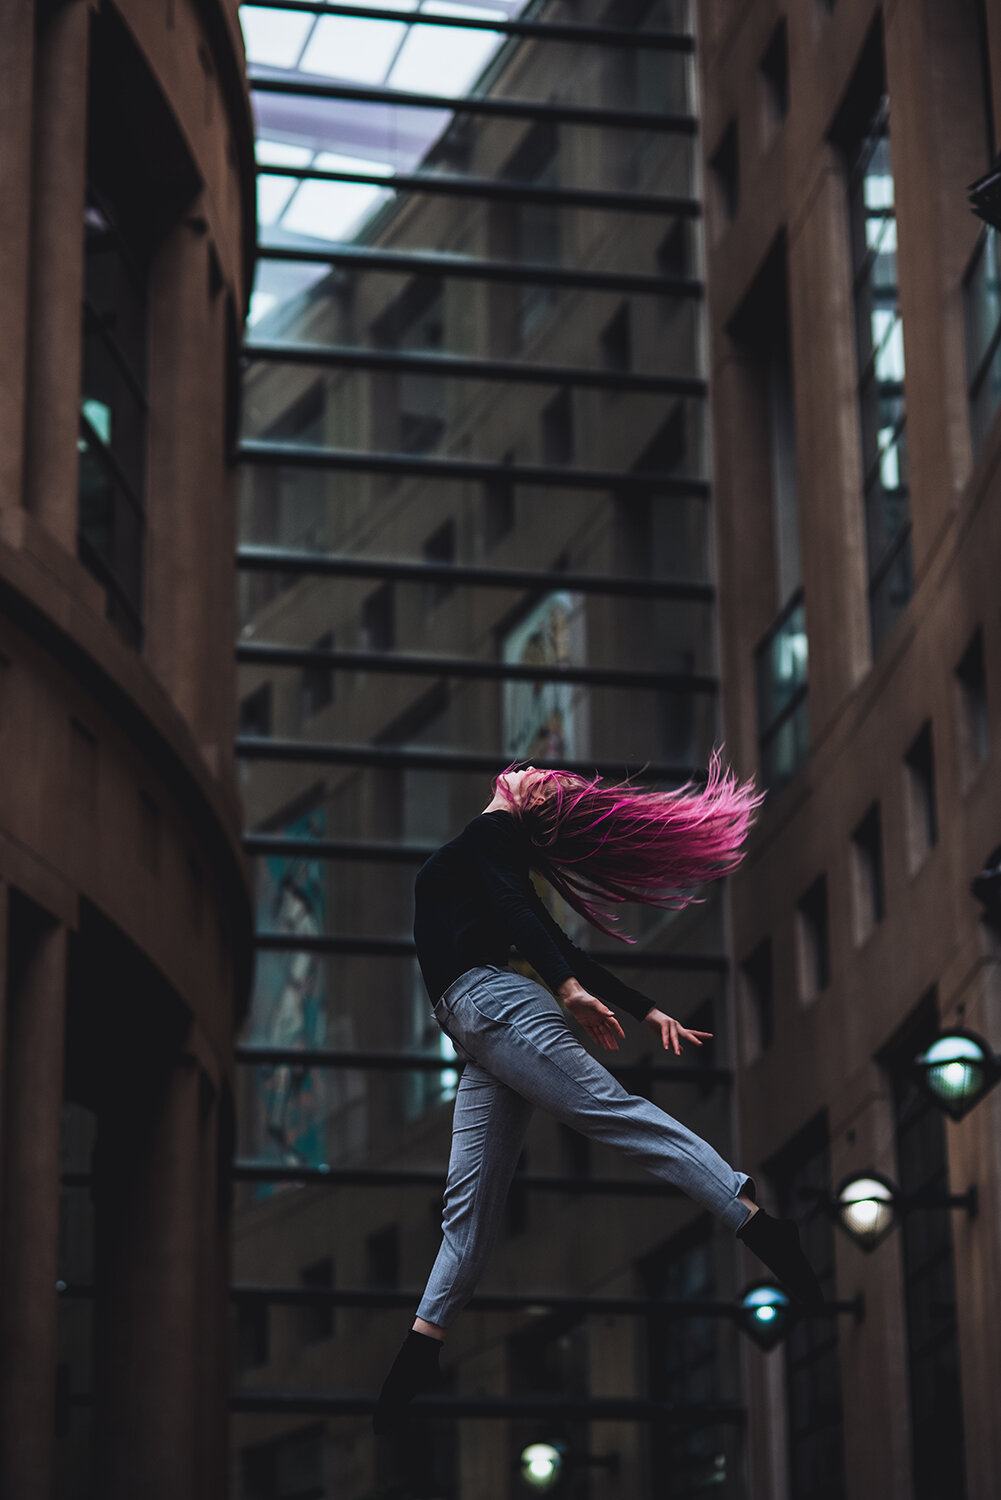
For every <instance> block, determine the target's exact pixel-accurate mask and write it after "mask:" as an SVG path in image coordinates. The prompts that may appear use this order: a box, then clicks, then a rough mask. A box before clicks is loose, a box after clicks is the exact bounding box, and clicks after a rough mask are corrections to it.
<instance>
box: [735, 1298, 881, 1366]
mask: <svg viewBox="0 0 1001 1500" xmlns="http://www.w3.org/2000/svg"><path fill="white" fill-rule="evenodd" d="M819 1311H823V1312H825V1313H830V1314H834V1315H835V1316H836V1315H837V1314H838V1313H851V1315H852V1316H853V1317H854V1319H855V1321H856V1323H861V1321H862V1319H863V1318H864V1317H865V1302H864V1300H863V1298H862V1294H861V1292H860V1293H859V1294H858V1296H857V1297H855V1298H854V1299H853V1300H852V1301H851V1302H825V1304H824V1306H823V1309H816V1310H813V1309H811V1312H810V1316H811V1317H815V1316H816V1314H817V1312H819ZM802 1317H803V1311H802V1309H801V1308H800V1307H799V1306H798V1304H797V1303H795V1302H793V1301H792V1300H791V1298H790V1297H789V1295H788V1293H786V1292H785V1291H783V1289H782V1287H780V1286H777V1285H776V1283H775V1282H774V1281H752V1282H751V1284H750V1285H749V1286H747V1287H745V1289H744V1291H743V1292H742V1293H741V1294H740V1296H739V1297H738V1299H737V1322H738V1324H739V1326H740V1327H741V1328H742V1329H743V1331H744V1332H745V1333H746V1334H747V1336H748V1338H750V1339H753V1341H754V1342H755V1343H756V1344H757V1345H758V1347H759V1349H765V1350H770V1349H774V1348H776V1347H777V1346H778V1345H779V1344H780V1343H781V1342H782V1340H783V1339H784V1338H785V1336H786V1334H787V1333H789V1332H790V1331H791V1329H792V1328H793V1327H794V1326H795V1325H796V1323H798V1322H799V1321H800V1319H801V1318H802Z"/></svg>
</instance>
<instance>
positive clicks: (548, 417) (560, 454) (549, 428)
mask: <svg viewBox="0 0 1001 1500" xmlns="http://www.w3.org/2000/svg"><path fill="white" fill-rule="evenodd" d="M573 453H574V441H573V397H572V396H571V394H570V392H569V391H568V390H565V391H560V393H559V394H558V395H557V396H554V397H553V399H552V400H551V401H550V402H549V404H548V406H545V407H544V408H543V411H542V462H543V463H544V464H552V465H563V464H570V463H573Z"/></svg>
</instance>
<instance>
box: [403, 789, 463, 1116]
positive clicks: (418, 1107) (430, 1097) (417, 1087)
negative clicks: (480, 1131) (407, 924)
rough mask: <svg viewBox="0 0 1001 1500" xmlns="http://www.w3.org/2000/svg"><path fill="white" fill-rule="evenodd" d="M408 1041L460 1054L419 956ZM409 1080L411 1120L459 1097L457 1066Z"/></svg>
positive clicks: (432, 1051)
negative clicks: (434, 1008)
mask: <svg viewBox="0 0 1001 1500" xmlns="http://www.w3.org/2000/svg"><path fill="white" fill-rule="evenodd" d="M425 790H426V789H425ZM408 832H409V830H408ZM407 1044H408V1048H409V1050H410V1051H412V1052H414V1053H416V1054H417V1055H418V1056H423V1057H435V1058H441V1059H442V1060H443V1061H452V1060H454V1059H455V1057H456V1051H455V1048H454V1047H453V1046H452V1043H451V1042H450V1041H449V1039H448V1037H447V1036H446V1035H445V1033H444V1032H443V1031H442V1029H441V1027H440V1026H439V1025H438V1022H437V1021H436V1020H435V1018H434V1016H433V1014H432V1012H431V1007H430V1005H429V1004H428V997H427V992H426V991H425V989H424V981H423V980H422V978H421V971H420V969H419V968H418V965H417V960H416V959H415V960H414V965H413V973H412V976H411V990H410V1035H409V1037H408V1038H407ZM406 1081H407V1091H406V1094H405V1096H404V1111H405V1114H406V1118H407V1119H408V1120H414V1119H417V1118H418V1116H420V1115H422V1114H424V1113H426V1111H427V1110H429V1109H434V1108H435V1106H436V1105H438V1104H442V1103H444V1102H446V1101H447V1100H449V1099H454V1098H455V1091H456V1088H457V1087H458V1083H459V1074H458V1070H457V1067H455V1068H442V1069H440V1070H439V1069H437V1068H436V1069H434V1071H431V1070H429V1071H427V1072H424V1071H423V1070H422V1071H421V1072H413V1073H408V1074H407V1075H406Z"/></svg>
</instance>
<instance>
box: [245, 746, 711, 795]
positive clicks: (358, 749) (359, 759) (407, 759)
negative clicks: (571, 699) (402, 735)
mask: <svg viewBox="0 0 1001 1500" xmlns="http://www.w3.org/2000/svg"><path fill="white" fill-rule="evenodd" d="M236 753H237V755H239V756H242V757H243V758H244V759H245V760H283V761H290V762H302V761H306V762H309V763H315V764H318V765H329V766H369V767H374V768H378V769H380V770H382V769H385V768H387V767H394V768H396V769H397V770H407V771H454V772H456V773H460V772H463V771H468V772H470V773H473V774H477V775H478V774H480V773H482V774H483V775H485V776H494V775H496V774H497V772H498V771H502V770H503V769H504V766H505V764H506V757H505V755H504V753H503V751H500V750H496V751H489V752H486V751H479V750H430V749H425V748H424V747H423V746H403V745H345V744H337V743H333V742H331V741H326V742H320V741H313V740H286V739H279V738H277V737H276V736H274V735H257V734H242V735H239V736H238V737H237V740H236ZM532 764H533V766H536V767H537V768H538V769H539V770H540V771H543V770H545V771H549V770H553V771H579V772H580V773H581V774H582V775H584V776H594V775H598V776H604V777H626V776H628V777H634V778H636V779H637V780H642V781H668V782H674V783H677V784H679V785H680V784H681V783H683V782H686V781H688V780H689V779H690V778H692V777H696V778H697V777H698V776H699V775H700V774H701V772H699V771H697V770H695V769H694V768H693V767H691V766H669V765H665V764H663V763H660V762H651V761H647V763H646V764H645V765H642V766H630V765H624V764H622V763H621V762H612V761H587V760H562V761H555V760H545V759H540V758H539V757H536V759H535V760H533V761H532Z"/></svg>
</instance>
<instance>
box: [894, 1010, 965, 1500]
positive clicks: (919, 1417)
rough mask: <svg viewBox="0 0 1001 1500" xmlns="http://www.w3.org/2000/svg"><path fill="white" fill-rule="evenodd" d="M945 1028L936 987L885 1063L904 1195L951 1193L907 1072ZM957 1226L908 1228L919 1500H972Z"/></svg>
mask: <svg viewBox="0 0 1001 1500" xmlns="http://www.w3.org/2000/svg"><path fill="white" fill-rule="evenodd" d="M938 1029H939V1027H938V1016H937V1004H936V998H935V992H934V990H932V991H930V992H929V993H928V994H927V995H926V996H925V997H924V999H923V1000H922V1002H921V1003H920V1005H919V1006H918V1007H917V1010H916V1011H915V1013H914V1015H913V1016H912V1017H911V1019H910V1020H909V1021H908V1022H907V1023H906V1025H905V1026H904V1027H903V1028H902V1029H901V1031H900V1032H899V1033H898V1035H897V1036H896V1037H895V1038H894V1040H893V1041H892V1042H891V1043H890V1046H889V1047H888V1048H887V1049H886V1051H885V1052H884V1053H883V1054H881V1056H880V1059H879V1060H880V1062H881V1063H882V1064H883V1066H884V1067H885V1068H886V1069H887V1071H888V1073H889V1075H890V1079H891V1081H892V1087H893V1113H894V1126H895V1132H894V1133H895V1139H896V1153H897V1170H896V1176H897V1182H898V1184H899V1185H900V1188H901V1190H902V1192H904V1193H919V1192H923V1191H930V1192H948V1191H949V1169H948V1160H947V1153H946V1139H945V1130H946V1126H945V1120H944V1118H943V1116H942V1114H941V1111H940V1110H939V1109H938V1107H937V1106H936V1105H935V1104H934V1103H932V1101H931V1100H930V1099H928V1098H927V1097H926V1095H925V1094H923V1093H922V1092H921V1091H920V1090H919V1089H918V1088H917V1087H916V1085H915V1084H913V1083H912V1082H910V1080H909V1079H907V1078H906V1076H905V1075H904V1072H903V1067H902V1065H903V1064H904V1063H905V1062H906V1061H909V1060H910V1059H911V1058H913V1057H914V1056H915V1054H916V1053H918V1052H920V1051H922V1050H923V1049H924V1048H926V1047H927V1046H929V1045H930V1043H931V1042H932V1041H933V1039H934V1037H935V1035H936V1033H937V1032H938ZM962 1185H963V1186H964V1187H965V1186H966V1183H965V1182H964V1183H963V1184H962ZM952 1222H953V1221H952V1215H951V1214H949V1213H948V1212H943V1211H938V1212H933V1213H927V1212H925V1213H922V1212H917V1213H913V1214H908V1215H906V1216H905V1218H904V1220H903V1222H902V1224H901V1229H900V1235H901V1251H902V1255H903V1272H904V1310H905V1317H906V1324H907V1355H908V1373H909V1383H910V1396H911V1447H912V1454H913V1475H914V1479H913V1483H914V1500H940V1497H941V1496H942V1495H948V1496H949V1500H965V1496H966V1474H965V1468H966V1465H965V1456H964V1446H963V1406H962V1394H961V1390H960V1369H959V1349H958V1327H957V1317H956V1277H955V1268H954V1261H953V1246H952Z"/></svg>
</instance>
